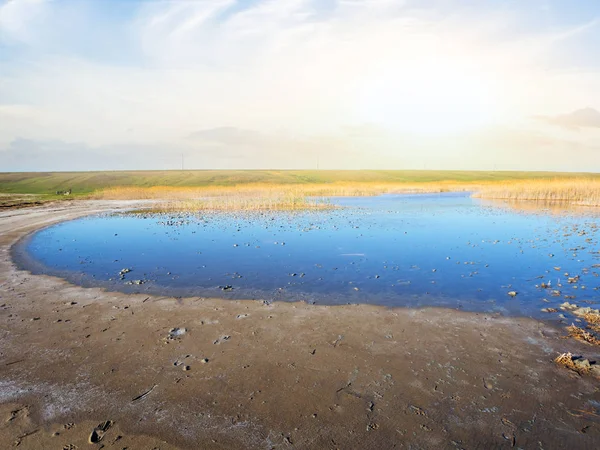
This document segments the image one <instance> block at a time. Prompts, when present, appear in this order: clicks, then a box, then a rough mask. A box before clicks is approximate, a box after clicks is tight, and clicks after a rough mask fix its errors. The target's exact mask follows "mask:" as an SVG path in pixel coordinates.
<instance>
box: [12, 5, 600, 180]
mask: <svg viewBox="0 0 600 450" xmlns="http://www.w3.org/2000/svg"><path fill="white" fill-rule="evenodd" d="M69 3H71V2H69ZM75 3H76V2H75ZM75 3H73V4H72V5H70V6H68V7H67V6H65V5H66V4H65V3H63V2H52V1H42V0H12V1H9V2H4V3H0V5H1V6H0V45H4V46H5V47H0V52H2V50H3V48H4V49H6V50H9V51H10V52H12V53H11V56H9V57H8V64H4V67H2V68H0V120H2V127H0V148H2V146H4V147H7V146H9V145H11V144H10V143H11V142H14V141H15V140H16V139H18V138H22V139H28V140H30V141H32V142H80V143H82V144H81V145H80V148H81V149H82V150H81V151H82V154H86V152H93V149H98V148H102V149H104V148H108V147H111V146H120V147H123V148H125V147H127V146H129V148H130V149H132V150H131V151H141V150H140V149H142V148H150V147H160V148H161V149H166V151H168V149H172V150H173V151H174V152H180V151H190V152H192V153H193V154H194V155H197V156H198V161H200V160H202V158H201V154H202V152H203V151H205V152H210V151H214V145H218V146H219V148H221V149H222V150H224V151H223V158H228V160H227V161H228V162H226V161H225V160H224V159H223V160H222V161H221V162H219V160H218V159H215V158H214V157H213V156H212V155H208V154H207V157H206V158H204V159H203V161H205V163H206V161H212V162H213V163H214V164H229V165H237V166H238V167H244V165H246V166H251V165H254V164H258V165H262V166H264V165H266V164H271V163H272V162H273V161H276V162H278V163H279V164H281V165H282V166H286V167H288V166H290V167H294V165H296V166H301V165H302V158H292V157H290V156H289V155H291V154H293V153H299V152H306V154H307V155H308V156H307V158H305V159H312V158H313V156H312V155H313V154H314V153H316V152H317V153H318V152H322V153H325V152H326V150H324V149H326V148H327V147H328V146H329V147H330V148H331V149H332V150H331V153H332V155H333V156H332V158H331V162H332V164H333V163H335V162H336V160H337V162H338V163H339V164H342V163H343V164H346V165H353V166H358V167H360V166H361V165H362V166H365V167H367V166H369V165H370V164H373V162H372V160H373V158H372V156H371V155H375V156H376V160H377V161H380V160H381V159H382V158H383V157H385V158H388V160H389V161H395V162H396V163H397V164H402V165H403V166H404V165H411V164H412V165H415V166H417V167H419V166H420V165H421V164H422V162H421V161H422V160H423V155H422V154H419V151H420V150H419V149H424V148H426V149H427V155H428V157H429V158H432V159H435V158H438V159H439V160H440V161H442V160H445V159H444V158H446V157H447V155H448V154H449V152H450V149H452V152H453V153H452V155H453V156H452V158H453V160H457V161H461V155H466V154H467V153H468V151H470V150H467V149H469V148H475V147H476V146H477V145H479V144H477V139H473V138H472V137H473V136H474V135H476V134H477V132H478V131H479V130H489V129H500V128H502V129H504V130H506V129H523V127H527V126H529V127H531V129H530V130H529V131H530V132H532V133H533V132H535V133H536V134H541V135H543V136H546V137H547V138H548V139H550V140H552V142H553V143H554V144H553V145H555V144H556V145H559V146H560V145H568V144H567V141H565V140H564V139H563V137H562V136H557V135H556V134H553V133H554V132H553V131H551V130H550V131H549V130H547V129H538V127H539V124H531V122H530V120H529V117H531V116H534V115H545V116H554V115H559V114H561V113H563V112H564V111H569V110H575V109H578V108H581V107H582V106H584V105H587V104H590V105H592V106H596V107H600V74H598V73H596V72H594V71H593V70H589V71H586V72H582V71H577V72H575V71H572V70H569V69H570V67H569V66H568V65H565V64H563V65H560V61H558V60H557V58H556V57H555V55H554V50H553V49H554V48H555V45H557V42H560V43H561V45H563V44H564V43H565V42H568V41H569V40H570V39H573V38H574V37H577V38H578V39H580V38H584V37H585V35H586V33H587V32H588V31H589V30H590V29H593V28H594V27H596V26H597V25H596V23H595V22H589V23H585V24H582V25H576V26H573V25H569V26H564V27H560V28H556V29H553V30H552V32H549V31H548V30H546V29H544V30H539V29H532V30H531V31H522V30H523V29H525V28H524V27H520V26H519V27H518V26H516V25H515V24H516V23H518V24H519V25H520V24H521V22H519V21H520V20H521V18H520V17H519V15H518V12H516V11H514V10H513V11H507V10H506V9H503V10H491V9H490V10H485V9H477V10H475V12H465V10H464V9H459V8H456V10H453V11H452V13H448V12H447V11H445V10H441V9H439V5H440V4H453V2H449V3H448V2H435V1H432V2H426V3H424V2H416V1H414V0H412V1H408V0H407V1H392V0H331V1H330V2H323V1H318V0H259V1H256V2H251V3H249V4H245V6H244V5H242V4H241V3H240V2H238V1H235V0H203V1H193V2H192V1H190V2H187V1H186V2H181V1H158V2H133V3H128V4H127V5H125V4H119V6H120V9H115V10H111V12H110V14H109V12H107V11H108V10H106V9H105V8H108V7H109V6H107V5H106V4H105V3H104V2H100V1H92V2H84V3H85V5H84V6H81V5H79V4H75ZM427 4H429V5H433V6H430V7H425V6H423V5H427ZM103 8H104V9H103ZM59 13H60V14H59ZM60 17H68V21H66V19H64V18H63V19H60V20H59V18H60ZM49 18H56V19H57V21H53V20H49ZM42 19H44V20H42ZM61 20H62V21H61ZM67 22H68V23H67ZM517 28H521V31H519V32H515V29H517ZM14 42H18V43H19V44H18V45H16V44H15V45H13V43H14ZM590 48H592V47H591V46H590ZM593 51H595V50H593V49H592V54H593ZM550 93H551V95H550ZM364 124H371V125H372V127H373V129H372V130H371V131H370V134H369V137H368V138H367V137H366V136H365V135H364V130H363V131H361V133H363V134H360V133H359V135H358V136H357V131H356V130H358V129H361V127H363V126H364ZM542 128H544V127H542ZM198 130H205V131H204V136H203V137H202V139H200V136H199V135H198ZM206 130H212V131H210V133H208V132H207V131H206ZM349 130H354V131H352V133H354V134H351V133H350V131H349ZM373 130H376V131H373ZM192 133H196V139H189V136H190V134H192ZM207 133H208V134H207ZM211 133H212V135H211ZM219 133H221V134H219ZM509 134H510V133H509ZM208 135H211V136H212V138H213V140H214V139H216V137H219V136H220V142H214V141H213V142H211V143H209V142H206V141H207V139H206V137H207V136H208ZM225 135H226V136H225ZM456 135H462V138H461V139H454V138H453V136H456ZM224 136H225V137H226V138H227V139H225V138H224ZM496 138H497V139H498V140H499V142H501V141H502V138H501V137H498V136H496ZM577 139H579V143H580V144H581V145H582V146H583V147H582V148H584V153H585V152H586V151H588V150H585V149H589V148H593V146H594V145H595V143H594V142H595V141H593V139H592V138H588V137H584V136H580V137H577ZM586 139H587V140H586ZM590 139H591V141H590ZM244 140H245V142H242V141H244ZM465 140H467V141H468V142H470V144H469V145H466V144H465V142H466V141H465ZM201 141H202V142H201ZM459 141H460V142H462V144H461V145H462V146H461V145H454V144H452V142H459ZM532 142H534V143H535V142H537V144H535V145H540V146H542V144H540V142H542V141H539V140H534V141H529V144H527V145H531V143H532ZM561 143H562V144H561ZM209 144H210V145H209ZM242 144H244V145H242ZM211 145H212V146H213V147H211ZM486 145H489V141H487V142H486ZM513 145H515V146H517V147H519V146H520V147H519V148H521V149H523V148H526V145H525V144H524V143H523V141H522V140H521V141H519V140H516V141H513ZM569 145H570V144H569ZM590 145H591V146H592V147H590ZM42 147H43V146H42ZM240 147H243V149H244V151H239V149H240ZM494 148H499V146H498V145H496V146H494ZM135 149H137V150H135ZM414 149H417V150H414ZM344 154H346V155H352V156H351V157H348V158H340V157H339V156H340V155H344ZM470 157H471V156H470ZM236 158H237V159H236ZM452 158H450V159H452ZM476 159H477V161H479V163H480V164H481V165H485V164H488V163H489V161H491V158H487V159H486V156H485V152H482V153H481V155H480V157H478V158H476ZM524 159H525V160H526V158H524ZM90 161H91V158H90ZM531 162H532V163H535V161H534V160H533V158H532V161H531ZM205 163H203V164H205ZM464 164H466V165H468V164H471V162H469V161H465V162H464ZM526 164H528V162H527V161H524V162H523V165H524V166H525V165H526ZM157 168H159V167H157ZM540 168H544V167H540ZM599 169H600V168H599Z"/></svg>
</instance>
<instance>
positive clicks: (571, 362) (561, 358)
mask: <svg viewBox="0 0 600 450" xmlns="http://www.w3.org/2000/svg"><path fill="white" fill-rule="evenodd" d="M575 361H577V360H576V359H575V357H574V356H573V355H572V354H571V353H562V354H560V355H558V356H557V357H556V358H555V359H554V362H555V363H556V364H558V365H559V366H562V367H566V368H567V369H570V370H573V371H575V372H577V373H578V374H580V375H583V374H587V373H590V371H591V369H590V367H589V366H585V365H583V364H577V363H576V362H575Z"/></svg>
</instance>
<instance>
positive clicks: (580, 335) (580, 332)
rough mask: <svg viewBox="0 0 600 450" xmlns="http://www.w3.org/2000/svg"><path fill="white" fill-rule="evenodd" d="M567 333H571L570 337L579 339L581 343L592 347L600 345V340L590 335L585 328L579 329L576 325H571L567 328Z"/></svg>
mask: <svg viewBox="0 0 600 450" xmlns="http://www.w3.org/2000/svg"><path fill="white" fill-rule="evenodd" d="M567 331H568V332H569V336H570V337H572V338H574V339H577V340H578V341H581V342H587V343H588V344H592V345H600V339H598V338H597V337H596V336H594V335H593V334H592V333H588V332H587V331H585V330H584V329H583V328H579V327H578V326H575V325H570V326H568V327H567Z"/></svg>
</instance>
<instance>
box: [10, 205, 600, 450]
mask: <svg viewBox="0 0 600 450" xmlns="http://www.w3.org/2000/svg"><path fill="white" fill-rule="evenodd" d="M129 206H131V203H125V202H107V201H104V202H89V201H87V202H84V201H76V202H69V204H60V205H44V206H40V207H34V208H26V209H11V210H5V211H0V447H1V448H12V447H13V446H14V447H19V448H20V449H21V448H23V449H85V448H90V449H91V448H94V447H96V448H101V447H103V448H107V449H124V448H127V449H138V448H139V449H153V448H157V449H165V450H166V449H174V448H181V449H186V448H190V449H192V448H206V449H213V448H214V449H222V448H234V449H244V448H251V449H254V448H260V449H271V448H286V449H287V448H289V449H294V448H297V449H312V448H324V449H336V448H339V449H348V448H350V449H353V448H359V449H388V448H410V449H438V448H441V449H446V448H447V449H460V448H464V449H496V448H498V449H501V448H522V449H562V448H564V449H575V448H577V449H597V448H600V423H599V419H600V391H599V389H598V388H599V387H600V382H599V381H598V380H597V379H594V378H592V377H586V376H580V375H578V374H577V373H575V372H573V371H570V370H567V369H565V368H562V367H559V366H557V365H555V364H554V363H553V359H554V358H555V357H556V356H557V355H558V354H560V353H562V352H571V353H573V354H579V355H585V357H586V358H589V359H591V360H593V359H595V358H598V356H599V352H598V348H597V347H593V346H591V345H586V344H584V343H580V342H576V341H574V340H573V339H564V338H563V336H564V335H565V333H564V330H562V329H557V328H554V327H553V326H552V325H550V324H547V323H543V322H539V321H536V320H532V319H528V318H512V317H510V318H509V317H501V316H498V315H490V314H476V313H465V312H460V311H454V310H448V309H435V308H426V309H419V310H415V309H401V308H399V309H386V308H382V307H374V306H368V305H358V306H351V305H347V306H314V305H307V304H304V303H274V304H264V303H263V302H258V301H226V300H220V299H205V298H185V299H176V298H172V297H148V296H146V295H125V294H121V293H114V292H105V291H103V290H101V289H97V288H92V289H84V288H81V287H78V286H74V285H71V284H69V283H67V282H65V281H64V280H61V279H58V278H54V277H49V276H33V275H31V274H29V273H28V272H25V271H20V270H18V269H17V268H16V267H15V266H14V264H13V262H12V260H11V257H10V247H11V246H12V245H13V244H14V243H15V242H16V241H17V240H19V239H20V238H21V237H23V236H25V235H26V234H27V233H30V232H32V231H33V230H35V229H38V228H40V227H42V226H45V225H48V224H50V223H54V222H57V221H61V220H67V219H71V218H75V217H78V216H81V215H85V214H91V213H94V212H99V211H107V210H112V209H117V208H126V207H129ZM174 328H179V329H180V330H179V332H178V333H176V332H171V330H172V329H174ZM183 329H185V332H184V330H183ZM186 369H187V370H186ZM107 421H109V422H107ZM94 430H96V431H94ZM92 433H93V434H94V436H92ZM90 437H92V438H93V439H92V440H95V441H96V443H89V441H90Z"/></svg>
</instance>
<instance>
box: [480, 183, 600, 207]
mask: <svg viewBox="0 0 600 450" xmlns="http://www.w3.org/2000/svg"><path fill="white" fill-rule="evenodd" d="M474 196H475V197H480V198H493V199H504V200H535V201H544V202H569V203H575V204H578V205H585V206H600V180H598V179H593V178H571V179H560V178H556V179H546V180H543V179H542V180H527V181H512V182H502V183H494V184H484V185H482V187H481V188H480V189H479V191H478V192H477V193H476V194H474Z"/></svg>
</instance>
